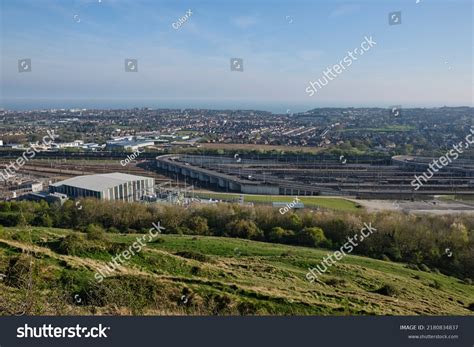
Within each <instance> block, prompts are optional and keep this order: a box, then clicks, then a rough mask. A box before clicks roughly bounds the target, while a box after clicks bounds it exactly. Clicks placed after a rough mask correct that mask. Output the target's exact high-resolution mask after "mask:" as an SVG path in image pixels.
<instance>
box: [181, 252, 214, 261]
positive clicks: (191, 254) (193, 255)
mask: <svg viewBox="0 0 474 347" xmlns="http://www.w3.org/2000/svg"><path fill="white" fill-rule="evenodd" d="M175 255H178V256H180V257H183V258H187V259H194V260H197V261H202V262H207V261H209V260H210V258H209V257H208V256H206V255H204V254H201V253H197V252H191V251H183V252H176V253H175Z"/></svg>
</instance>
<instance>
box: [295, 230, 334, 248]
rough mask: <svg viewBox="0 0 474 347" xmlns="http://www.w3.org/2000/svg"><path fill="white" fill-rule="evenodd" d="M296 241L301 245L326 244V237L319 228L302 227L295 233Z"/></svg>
mask: <svg viewBox="0 0 474 347" xmlns="http://www.w3.org/2000/svg"><path fill="white" fill-rule="evenodd" d="M296 243H297V244H298V245H302V246H309V247H317V246H323V245H327V239H326V236H324V232H323V229H321V228H317V227H312V228H304V229H302V230H300V231H299V232H298V233H297V234H296Z"/></svg>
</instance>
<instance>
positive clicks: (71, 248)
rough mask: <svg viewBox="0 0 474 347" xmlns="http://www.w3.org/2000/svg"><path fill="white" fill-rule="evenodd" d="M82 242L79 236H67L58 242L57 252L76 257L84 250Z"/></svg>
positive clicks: (82, 239)
mask: <svg viewBox="0 0 474 347" xmlns="http://www.w3.org/2000/svg"><path fill="white" fill-rule="evenodd" d="M84 241H85V240H84V238H83V237H82V236H81V235H78V234H70V235H67V236H66V237H65V238H63V239H62V240H61V241H60V242H59V246H58V252H59V253H62V254H67V255H78V254H80V253H81V252H83V251H84V250H85V245H84Z"/></svg>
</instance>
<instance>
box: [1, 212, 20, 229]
mask: <svg viewBox="0 0 474 347" xmlns="http://www.w3.org/2000/svg"><path fill="white" fill-rule="evenodd" d="M20 221H21V214H20V213H18V212H0V225H3V226H6V227H14V226H17V225H20Z"/></svg>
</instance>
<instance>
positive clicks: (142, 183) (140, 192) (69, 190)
mask: <svg viewBox="0 0 474 347" xmlns="http://www.w3.org/2000/svg"><path fill="white" fill-rule="evenodd" d="M49 190H50V192H51V193H62V194H66V195H67V196H68V197H70V198H73V199H74V198H87V197H94V198H97V199H101V200H122V201H129V202H132V201H139V200H141V199H142V198H143V197H147V196H150V195H154V193H155V180H154V179H153V178H149V177H143V176H135V175H128V174H123V173H118V172H115V173H108V174H98V175H86V176H77V177H74V178H70V179H67V180H65V181H61V182H57V183H53V184H51V185H50V186H49Z"/></svg>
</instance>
